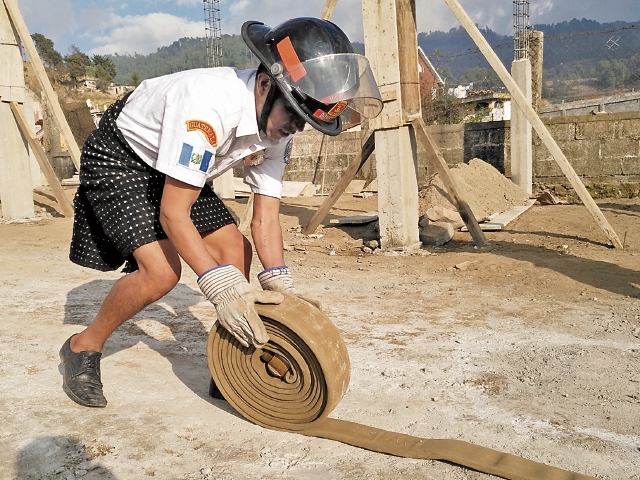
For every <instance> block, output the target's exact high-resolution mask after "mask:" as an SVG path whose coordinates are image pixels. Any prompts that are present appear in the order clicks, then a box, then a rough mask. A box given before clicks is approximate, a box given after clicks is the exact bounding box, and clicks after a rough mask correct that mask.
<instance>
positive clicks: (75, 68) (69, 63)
mask: <svg viewBox="0 0 640 480" xmlns="http://www.w3.org/2000/svg"><path fill="white" fill-rule="evenodd" d="M69 52H70V53H69V55H66V56H65V57H64V63H65V65H66V67H67V69H68V70H69V75H70V76H71V79H72V80H73V83H74V85H75V86H77V85H78V80H80V79H81V78H84V77H85V75H86V72H87V69H86V68H85V67H89V66H91V59H90V58H89V57H88V56H87V55H85V54H84V53H82V52H81V51H80V49H79V48H78V47H76V46H75V45H71V47H70V48H69Z"/></svg>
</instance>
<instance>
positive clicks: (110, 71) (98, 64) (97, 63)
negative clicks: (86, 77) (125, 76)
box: [91, 55, 118, 83]
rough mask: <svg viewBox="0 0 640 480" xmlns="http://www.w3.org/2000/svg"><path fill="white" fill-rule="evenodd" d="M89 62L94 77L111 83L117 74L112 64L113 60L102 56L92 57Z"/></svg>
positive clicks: (114, 65)
mask: <svg viewBox="0 0 640 480" xmlns="http://www.w3.org/2000/svg"><path fill="white" fill-rule="evenodd" d="M91 61H92V63H93V66H94V67H95V72H96V77H98V78H102V79H104V80H106V81H108V82H109V83H111V82H113V79H114V78H115V77H116V75H117V73H118V71H117V69H116V64H115V63H113V60H111V59H110V58H109V57H105V56H103V55H94V56H93V57H92V58H91Z"/></svg>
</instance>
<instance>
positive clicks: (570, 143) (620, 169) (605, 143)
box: [533, 112, 640, 197]
mask: <svg viewBox="0 0 640 480" xmlns="http://www.w3.org/2000/svg"><path fill="white" fill-rule="evenodd" d="M544 122H545V124H546V125H547V127H548V128H549V131H550V132H551V135H552V136H553V138H554V139H555V140H556V142H557V143H558V145H559V147H560V149H561V150H562V151H563V152H564V154H565V156H566V157H567V159H568V160H569V162H570V163H571V165H572V166H573V169H574V170H575V171H576V173H577V174H578V175H579V176H580V177H582V181H583V183H584V184H585V186H586V187H587V188H588V189H589V190H590V193H591V194H592V195H593V196H594V197H603V196H604V197H633V196H637V195H638V192H639V191H640V112H625V113H608V114H600V115H580V116H572V117H555V118H550V119H545V120H544ZM533 142H534V149H533V174H534V182H535V183H536V184H537V185H538V187H539V188H540V187H543V186H546V187H551V188H553V189H555V190H556V193H558V194H561V195H563V194H565V190H566V189H568V190H570V189H571V187H570V185H569V182H568V181H567V179H566V177H565V176H564V174H563V173H562V171H561V170H560V167H558V165H557V163H556V162H555V160H554V159H553V157H551V154H550V153H549V151H548V150H547V148H546V147H545V146H544V145H543V144H542V142H541V141H540V139H539V138H538V136H537V135H535V134H534V139H533Z"/></svg>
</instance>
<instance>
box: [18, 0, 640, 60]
mask: <svg viewBox="0 0 640 480" xmlns="http://www.w3.org/2000/svg"><path fill="white" fill-rule="evenodd" d="M367 1H371V0H367ZM459 1H460V4H461V5H462V7H463V8H464V9H465V10H466V11H467V13H468V15H469V16H470V17H471V19H472V20H473V21H474V22H475V23H476V24H477V25H478V26H480V27H481V28H484V27H489V28H491V29H492V30H494V31H496V32H498V33H501V34H503V35H508V34H512V32H513V0H482V1H479V0H459ZM17 2H18V6H19V8H20V11H21V13H22V16H23V18H24V20H25V23H26V24H27V28H28V29H29V32H30V33H41V34H43V35H44V36H45V37H48V38H50V39H51V40H53V42H54V47H55V49H56V50H58V51H59V52H60V53H61V54H63V55H66V54H67V53H69V48H70V47H71V45H76V46H77V47H78V48H79V49H80V50H81V51H82V52H84V53H87V54H89V55H94V54H114V53H118V54H120V55H124V54H131V55H133V54H135V53H139V54H142V55H146V54H149V53H152V52H155V51H156V49H157V48H159V47H162V46H165V45H170V44H171V43H173V42H174V41H176V40H178V39H179V38H182V37H204V36H205V30H204V8H203V0H129V1H123V0H17ZM219 4H220V18H221V21H220V26H221V30H222V33H223V34H230V35H232V34H239V33H240V28H241V26H242V24H243V23H244V22H245V21H247V20H255V21H260V22H263V23H265V24H266V25H269V26H272V27H273V26H276V25H278V24H279V23H281V22H282V21H284V20H286V19H288V18H292V17H301V16H314V17H318V16H320V15H321V13H322V9H323V7H324V5H325V0H257V1H250V0H220V2H219ZM416 11H417V24H418V32H425V33H429V32H432V31H436V30H442V31H448V30H449V29H451V28H457V27H458V25H459V23H458V21H457V20H456V18H455V17H454V16H453V14H452V13H451V11H450V10H449V7H448V6H447V4H446V3H445V2H444V1H443V0H416ZM529 12H530V18H531V23H532V24H540V23H559V22H562V21H568V20H572V19H574V18H577V19H582V18H587V19H589V20H596V21H598V22H601V23H605V22H613V21H616V20H624V21H627V22H635V21H640V0H580V1H573V0H531V1H530V7H529ZM331 20H332V21H333V22H334V23H336V24H337V25H338V26H340V27H341V28H342V29H343V30H344V31H345V33H346V34H347V36H349V38H350V39H351V40H352V41H356V42H362V41H363V33H362V4H361V0H338V3H337V6H336V8H335V10H334V12H333V16H332V17H331Z"/></svg>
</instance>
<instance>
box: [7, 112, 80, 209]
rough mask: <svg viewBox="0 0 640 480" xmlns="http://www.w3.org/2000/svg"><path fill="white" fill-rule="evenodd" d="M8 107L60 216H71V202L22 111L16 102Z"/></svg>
mask: <svg viewBox="0 0 640 480" xmlns="http://www.w3.org/2000/svg"><path fill="white" fill-rule="evenodd" d="M9 106H10V107H11V111H12V112H13V116H14V117H15V119H16V123H17V124H18V127H19V128H20V132H21V133H22V135H23V136H24V138H25V139H26V140H27V143H28V144H29V146H30V147H31V150H32V151H33V154H34V155H35V156H36V160H37V161H38V164H39V165H40V168H41V169H42V173H44V176H45V178H46V179H47V182H49V186H50V187H51V191H52V192H53V195H54V196H55V197H56V200H57V201H58V203H59V204H60V209H61V210H62V214H63V215H64V216H65V217H72V216H73V206H72V205H71V202H70V201H69V199H68V198H67V196H66V195H65V193H64V189H63V188H62V186H61V185H60V182H59V181H58V177H56V174H55V172H54V171H53V167H52V166H51V164H50V163H49V159H48V158H47V156H46V155H45V153H44V150H43V149H42V146H41V145H40V143H39V142H38V139H37V138H36V135H35V133H33V131H32V130H31V128H29V124H28V123H27V119H26V118H25V117H24V114H23V113H22V109H21V107H20V105H19V104H17V103H16V102H9Z"/></svg>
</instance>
